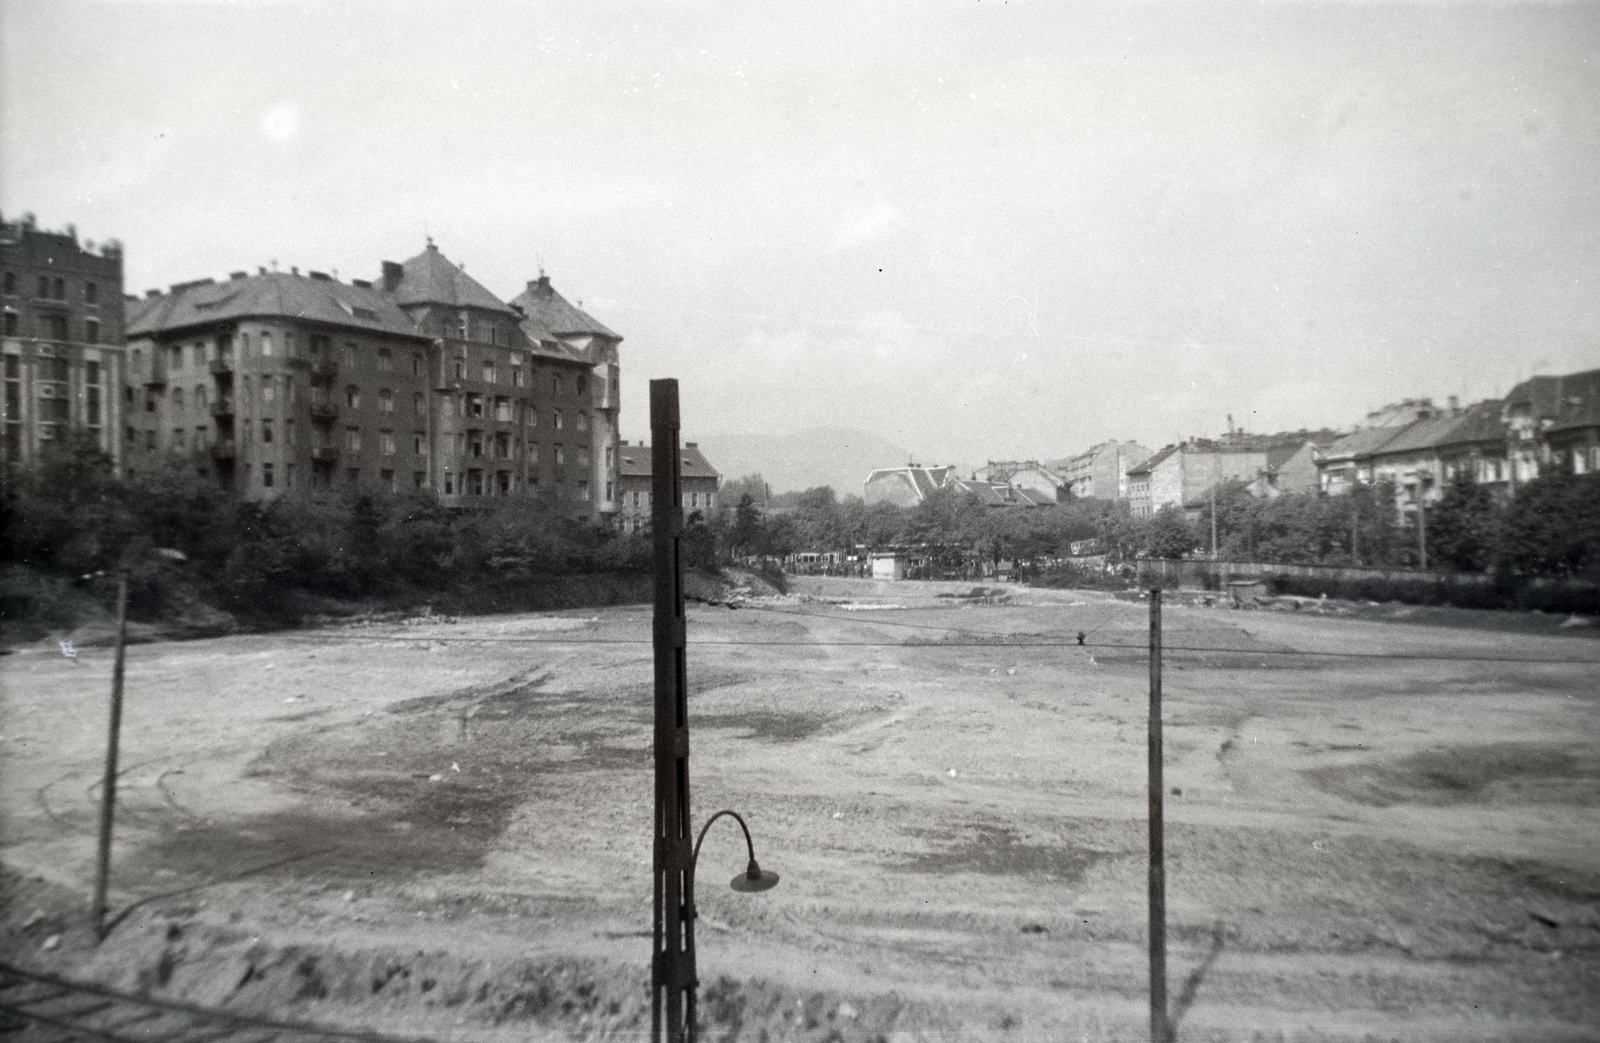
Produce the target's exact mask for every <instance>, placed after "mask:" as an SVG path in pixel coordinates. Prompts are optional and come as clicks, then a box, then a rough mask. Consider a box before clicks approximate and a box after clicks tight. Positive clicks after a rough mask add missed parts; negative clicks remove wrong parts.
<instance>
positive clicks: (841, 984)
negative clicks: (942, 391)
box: [0, 579, 1600, 1043]
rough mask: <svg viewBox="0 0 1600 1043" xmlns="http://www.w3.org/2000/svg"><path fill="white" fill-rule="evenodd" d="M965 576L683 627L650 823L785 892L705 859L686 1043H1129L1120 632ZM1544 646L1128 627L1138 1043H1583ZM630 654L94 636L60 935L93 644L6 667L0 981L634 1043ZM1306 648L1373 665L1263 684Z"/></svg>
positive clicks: (415, 631)
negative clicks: (678, 758)
mask: <svg viewBox="0 0 1600 1043" xmlns="http://www.w3.org/2000/svg"><path fill="white" fill-rule="evenodd" d="M969 592H970V588H969V587H966V586H959V585H954V584H944V585H941V584H921V583H899V584H874V583H872V582H870V581H842V580H820V579H819V580H809V581H802V583H801V584H800V586H799V591H798V594H791V596H788V597H784V598H777V599H770V600H763V601H759V602H752V603H749V604H746V605H745V606H744V607H742V608H739V609H730V608H728V607H724V606H711V605H700V606H696V607H694V608H693V609H692V610H691V613H690V618H691V623H690V640H691V642H692V647H691V650H690V659H689V663H690V675H691V686H692V693H693V694H692V697H691V700H690V708H691V714H692V718H691V726H692V729H693V736H694V738H693V760H692V781H693V798H694V808H695V818H696V821H697V822H701V821H704V820H705V818H706V817H707V816H708V815H709V814H710V813H712V812H714V811H716V810H717V809H719V808H723V807H732V808H736V809H738V810H740V811H741V812H743V813H744V814H745V815H746V817H747V818H748V820H749V823H750V826H751V829H752V831H753V832H754V834H755V840H756V845H757V855H758V856H759V858H760V859H761V862H762V864H763V866H765V867H767V868H770V869H773V870H776V871H777V872H779V873H780V874H781V875H782V878H783V880H782V883H781V884H780V886H779V887H778V888H777V889H775V890H772V891H769V892H766V893H764V894H758V895H744V894H736V893H734V892H733V891H731V890H729V889H728V888H727V887H726V886H725V884H724V881H725V880H727V879H728V878H729V877H731V876H732V875H733V874H734V873H735V872H737V871H738V870H740V869H742V868H743V864H744V863H743V859H744V856H743V841H742V838H741V837H740V834H739V831H738V829H737V827H736V826H734V825H733V824H731V823H718V824H717V825H716V826H715V827H714V828H713V830H712V832H711V834H710V835H709V836H708V838H707V840H706V844H705V850H704V852H703V853H702V855H701V863H700V867H701V872H700V885H699V899H700V901H699V904H700V911H701V919H700V922H699V932H698V939H699V950H700V953H699V955H700V980H701V983H702V988H701V997H702V1000H701V1011H702V1021H703V1023H704V1024H705V1026H706V1027H707V1030H708V1032H707V1036H708V1038H712V1039H734V1038H738V1039H773V1040H777V1039H816V1040H824V1039H843V1040H855V1039H862V1040H872V1039H877V1038H880V1037H881V1038H883V1039H886V1040H899V1041H911V1040H919V1039H941V1040H942V1039H1014V1040H1028V1041H1034V1040H1039V1041H1043V1040H1132V1039H1141V1038H1144V1033H1145V1025H1146V1018H1147V1013H1146V1011H1147V1006H1146V1004H1147V1002H1148V1001H1147V999H1146V996H1147V993H1146V984H1147V983H1146V977H1145V975H1146V970H1145V944H1146V943H1145V916H1146V912H1145V823H1144V808H1145V790H1144V785H1145V781H1144V780H1145V776H1144V759H1145V746H1144V742H1145V700H1146V679H1147V665H1146V658H1145V654H1144V651H1143V642H1144V634H1145V626H1146V619H1147V611H1148V610H1147V608H1146V606H1145V605H1143V604H1140V603H1137V602H1133V601H1130V600H1125V599H1118V598H1113V597H1111V596H1108V595H1103V594H1087V593H1079V592H1070V591H1026V590H1021V589H1017V588H1006V592H1005V593H1004V594H1003V595H1001V596H999V597H984V598H968V597H952V596H949V595H953V594H961V593H969ZM940 595H945V596H940ZM1482 618H1483V619H1484V620H1489V617H1482ZM1489 621H1490V622H1492V620H1489ZM1556 622H1559V621H1545V622H1544V623H1543V624H1541V625H1538V626H1534V627H1529V626H1527V625H1524V624H1519V625H1518V626H1517V627H1514V628H1511V627H1503V628H1499V629H1497V628H1495V627H1494V626H1451V625H1439V623H1438V622H1437V621H1430V623H1429V625H1418V624H1415V623H1412V622H1408V621H1405V620H1394V619H1370V618H1358V617H1357V616H1353V615H1352V616H1344V617H1340V616H1337V615H1334V614H1331V613H1329V612H1326V611H1324V607H1323V606H1317V605H1315V604H1308V605H1306V606H1305V608H1304V610H1303V611H1254V612H1251V611H1230V610H1226V609H1222V608H1205V607H1199V606H1186V605H1174V606H1171V607H1169V608H1168V610H1167V613H1166V640H1167V643H1168V646H1169V648H1171V649H1173V650H1172V651H1170V652H1169V655H1168V657H1167V659H1166V696H1167V701H1166V740H1167V758H1166V764H1167V767H1166V773H1167V780H1166V781H1167V786H1168V787H1169V795H1168V796H1167V805H1166V806H1167V821H1168V836H1167V851H1168V857H1169V864H1168V903H1169V922H1170V925H1171V956H1170V968H1171V986H1170V992H1171V996H1172V1001H1173V1010H1174V1016H1175V1018H1176V1019H1177V1026H1178V1035H1179V1038H1180V1039H1181V1040H1184V1041H1185V1043H1188V1041H1198V1040H1213V1039H1215V1040H1236V1039H1247V1040H1255V1039H1261V1040H1280V1039H1295V1040H1300V1039H1307V1040H1312V1039H1314V1040H1334V1039H1339V1040H1343V1039H1353V1040H1367V1039H1374V1040H1387V1039H1405V1040H1412V1039H1429V1040H1440V1041H1443V1040H1452V1041H1454V1040H1490V1039H1496V1040H1498V1039H1504V1040H1533V1039H1562V1040H1568V1039H1574V1040H1575V1039H1596V1038H1600V1029H1597V1028H1596V1026H1597V1025H1600V713H1597V710H1600V643H1597V641H1596V640H1595V628H1593V627H1573V628H1565V629H1563V628H1560V627H1558V626H1556V625H1555V623H1556ZM1079 631H1084V632H1086V633H1087V635H1088V636H1087V639H1086V644H1085V645H1084V646H1082V647H1079V646H1077V644H1076V642H1075V640H1074V637H1075V635H1076V633H1077V632H1079ZM649 635H650V614H649V609H648V607H646V606H638V607H634V608H615V609H604V610H598V611H589V612H564V613H557V614H541V615H523V616H507V617H496V618H492V619H476V620H462V621H449V620H438V619H420V620H408V621H404V622H386V623H381V624H370V625H352V626H345V627H338V628H329V629H323V630H318V631H310V632H300V633H294V634H288V635H276V636H254V637H237V638H225V639H215V640H204V641H193V642H184V643H166V644H152V645H142V646H136V647H134V648H132V649H130V651H129V656H128V674H127V677H128V681H127V693H128V695H127V698H128V708H127V716H126V719H125V722H124V732H123V759H122V764H123V767H124V769H125V770H124V772H123V774H122V776H121V783H120V786H121V789H120V812H119V816H120V817H119V820H118V847H117V857H116V864H115V870H114V876H113V884H114V887H113V896H114V906H115V908H116V910H117V911H118V912H119V913H120V914H122V915H121V919H120V920H119V922H118V925H117V927H116V929H115V931H114V932H113V934H112V936H111V938H110V939H109V940H108V941H107V942H106V943H105V944H104V945H103V946H101V947H99V948H95V947H94V946H92V945H91V944H90V936H89V934H88V931H87V928H86V926H85V924H84V914H83V908H84V906H86V904H87V901H86V898H85V897H84V896H86V895H87V893H88V891H89V884H90V881H91V879H92V872H93V871H92V865H93V835H94V823H95V809H96V800H97V795H98V784H97V780H98V776H99V773H100V770H101V769H100V763H101V757H102V756H103V742H104V728H105V706H106V696H107V688H108V684H109V676H110V668H111V653H110V651H109V650H108V649H104V648H94V649H81V650H79V651H78V654H77V656H76V657H75V658H68V657H66V656H64V655H63V654H62V653H61V651H60V650H59V648H58V647H57V646H56V645H55V644H54V643H49V644H41V645H37V646H33V647H29V648H25V649H22V650H20V651H18V652H17V653H16V654H13V655H9V656H6V657H5V658H3V659H0V681H3V684H4V696H3V698H4V702H3V717H0V733H3V739H0V756H3V759H0V802H3V812H4V818H3V820H0V826H3V834H0V842H3V846H0V855H3V860H4V865H5V872H6V880H5V890H6V895H7V897H6V899H5V905H4V907H3V909H0V947H3V949H4V953H3V958H4V959H6V960H10V961H13V962H19V963H23V964H26V965H27V966H31V967H47V968H53V969H57V970H62V971H67V972H71V973H74V974H80V975H85V976H88V975H93V976H96V977H98V978H100V979H102V980H105V981H107V982H111V983H115V984H118V985H123V986H133V987H137V988H148V989H150V990H152V991H153V992H156V993H158V994H161V995H167V996H173V997H182V998H187V999H191V1000H196V1001H200V1002H204V1003H208V1004H227V1005H229V1006H230V1007H232V1008H235V1009H239V1010H249V1011H262V1012H273V1013H275V1014H280V1015H293V1016H295V1017H302V1018H308V1019H313V1020H317V1021H320V1022H324V1023H328V1024H343V1025H352V1026H353V1025H364V1026H372V1027H375V1028H379V1029H383V1030H386V1031H392V1032H407V1033H413V1034H417V1035H427V1036H431V1037H433V1038H437V1039H460V1040H497V1039H512V1038H516V1039H526V1038H529V1037H530V1035H531V1036H533V1037H535V1038H543V1037H544V1036H548V1037H550V1038H594V1039H600V1038H639V1036H640V1035H641V1034H642V1030H644V1029H647V1028H648V1024H649V1019H648V1012H649V1006H648V995H647V990H646V985H645V983H646V981H647V965H648V956H649V949H650V942H649V937H648V935H649V928H650V894H651V885H650V866H649V861H648V859H649V837H650V810H651V794H652V791H651V785H652V783H651V772H650V734H651V732H650V712H651V709H650V707H651V693H650V671H651V665H650V664H651V659H650V645H649ZM1027 642H1035V643H1038V644H1036V646H1035V647H1016V645H1017V644H1018V643H1027ZM1188 649H1205V651H1190V650H1188ZM1349 652H1359V653H1362V654H1364V655H1368V656H1374V657H1380V656H1381V657H1382V658H1355V659H1353V658H1343V657H1339V656H1331V655H1305V654H1295V653H1349ZM1464 657H1472V658H1464ZM1512 659H1515V660H1526V662H1506V661H1502V660H1512Z"/></svg>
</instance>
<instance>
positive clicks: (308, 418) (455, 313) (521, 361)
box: [122, 241, 621, 524]
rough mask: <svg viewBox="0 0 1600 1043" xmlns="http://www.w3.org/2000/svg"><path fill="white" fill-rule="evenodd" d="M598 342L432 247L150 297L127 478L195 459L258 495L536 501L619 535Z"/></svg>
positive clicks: (609, 375)
mask: <svg viewBox="0 0 1600 1043" xmlns="http://www.w3.org/2000/svg"><path fill="white" fill-rule="evenodd" d="M545 286H547V287H548V280H545ZM550 294H551V296H552V297H553V298H558V297H559V295H556V294H555V293H554V291H553V290H551V291H550ZM562 303H563V304H565V302H564V301H563V302H562ZM566 307H567V308H569V309H571V311H572V312H574V313H576V314H577V315H579V316H581V315H582V312H581V311H579V310H578V309H576V308H572V307H571V305H566ZM585 318H586V317H585ZM588 321H589V323H591V324H592V325H593V326H595V327H598V329H599V330H604V327H600V326H599V324H598V323H596V322H594V320H592V319H590V320H588ZM578 324H579V323H578V322H577V321H575V320H569V321H565V322H562V323H560V325H563V326H573V325H578ZM604 334H605V335H604V337H602V336H601V334H600V333H599V332H595V333H592V334H590V337H591V338H592V340H593V341H596V342H598V341H603V342H604V344H603V346H601V345H597V344H596V343H590V342H585V344H584V347H583V348H582V349H580V348H574V347H573V346H572V345H570V344H568V343H567V342H566V341H564V340H562V339H561V338H560V337H558V336H556V335H554V334H553V333H550V332H549V331H546V330H544V329H542V328H541V327H539V326H538V324H537V322H534V321H533V320H532V318H531V317H530V316H529V315H528V314H527V312H526V311H525V310H524V309H523V308H522V307H519V306H517V305H513V304H508V303H506V302H504V301H502V300H500V299H499V298H497V297H495V296H494V295H493V294H492V293H490V292H489V291H488V290H487V289H485V288H484V287H483V286H482V285H480V284H479V283H478V282H477V281H476V280H474V279H472V278H470V277H469V276H468V275H467V274H466V272H465V271H463V270H462V269H461V267H460V266H459V265H457V264H454V263H452V262H451V261H450V260H449V259H448V258H446V257H445V256H444V254H443V253H442V252H441V251H440V250H439V249H438V247H437V246H435V245H434V244H433V243H432V242H431V241H430V242H429V243H428V244H427V246H426V247H425V249H424V250H423V251H422V252H421V253H419V254H417V255H416V256H415V257H412V258H410V259H409V260H407V261H404V262H392V261H385V262H383V263H382V266H381V270H380V275H379V278H378V279H377V280H376V281H368V280H363V279H352V280H350V281H349V282H344V281H341V280H339V279H338V278H335V277H334V276H332V275H330V274H328V273H325V272H314V271H313V272H306V273H305V274H301V273H300V272H299V270H298V269H291V270H290V271H289V272H276V271H273V272H268V271H266V270H264V269H262V270H258V271H257V272H256V274H254V275H251V274H249V273H247V272H235V273H233V274H232V275H231V276H230V277H229V278H228V279H227V280H225V281H221V282H218V281H214V280H211V279H202V280H197V281H194V282H189V283H182V284H178V285H175V286H173V287H171V288H170V289H169V290H168V291H167V292H165V293H162V292H158V291H151V292H150V293H148V294H147V295H146V297H145V298H143V299H141V300H139V301H138V302H137V303H136V304H135V305H132V306H131V312H130V315H129V320H128V347H127V351H128V361H129V373H130V375H129V379H128V383H127V390H126V395H125V398H126V402H125V405H126V407H127V410H128V418H127V421H126V425H125V427H126V430H125V432H124V435H125V438H126V439H127V440H128V441H129V444H130V446H131V447H132V451H131V452H130V454H129V456H128V458H127V459H126V460H124V461H123V462H122V468H123V471H124V473H137V471H138V470H139V469H140V468H141V467H149V466H156V465H157V464H158V463H161V462H170V461H172V460H174V459H176V460H183V461H187V462H188V463H189V464H191V465H192V466H194V467H195V468H196V469H197V470H199V471H200V472H202V473H207V474H215V475H216V476H217V477H218V479H219V480H221V481H222V482H224V483H225V484H228V485H229V486H231V487H232V488H233V489H234V490H235V491H236V492H237V493H238V494H239V495H241V496H244V497H246V498H251V499H270V498H272V497H275V496H280V495H283V494H284V493H287V492H291V491H295V490H301V489H307V490H334V489H339V488H352V489H354V488H359V489H365V490H368V491H375V492H391V493H397V492H403V491H407V490H421V491H427V492H430V493H432V494H434V495H436V496H438V497H439V498H440V499H442V500H443V501H444V502H446V503H450V504H453V505H459V506H466V505H470V504H473V503H479V502H483V501H485V500H487V499H491V498H495V497H509V496H519V495H530V496H537V497H540V498H542V499H544V500H546V501H547V502H550V503H552V504H555V505H556V506H557V507H558V508H559V509H560V510H561V511H562V512H563V513H566V514H568V515H570V516H571V517H573V518H575V519H578V520H582V521H590V522H597V523H600V524H609V519H610V516H611V515H613V514H614V513H615V509H616V508H615V486H616V478H615V453H614V450H613V451H612V452H611V453H606V452H604V449H605V448H606V443H605V437H606V433H607V432H608V431H614V430H615V426H616V409H617V405H616V392H615V385H616V380H617V362H616V345H617V343H618V342H620V340H621V338H620V337H618V336H617V335H616V334H614V333H611V332H610V331H609V330H604ZM596 359H600V360H601V361H600V362H598V363H597V361H595V360H596ZM597 368H598V369H599V370H600V377H599V379H597V378H596V372H597ZM597 436H598V437H597Z"/></svg>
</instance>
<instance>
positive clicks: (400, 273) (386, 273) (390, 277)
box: [383, 261, 406, 293]
mask: <svg viewBox="0 0 1600 1043" xmlns="http://www.w3.org/2000/svg"><path fill="white" fill-rule="evenodd" d="M405 274H406V270H405V268H404V267H403V266H401V265H398V264H395V263H394V262H393V261H384V262H383V292H384V293H393V292H394V288H395V287H396V286H399V285H400V280H401V279H403V278H404V277H405Z"/></svg>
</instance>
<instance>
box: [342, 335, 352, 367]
mask: <svg viewBox="0 0 1600 1043" xmlns="http://www.w3.org/2000/svg"><path fill="white" fill-rule="evenodd" d="M339 361H340V362H342V363H343V364H344V365H346V366H354V365H355V364H356V342H355V341H353V340H347V341H345V342H344V351H343V352H342V357H341V358H340V360H339Z"/></svg>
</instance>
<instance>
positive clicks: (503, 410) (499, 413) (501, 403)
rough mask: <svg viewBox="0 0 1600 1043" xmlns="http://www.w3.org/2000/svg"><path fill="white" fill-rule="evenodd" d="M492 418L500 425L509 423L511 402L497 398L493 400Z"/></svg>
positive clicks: (507, 399)
mask: <svg viewBox="0 0 1600 1043" xmlns="http://www.w3.org/2000/svg"><path fill="white" fill-rule="evenodd" d="M494 418H495V419H496V420H498V421H500V422H501V423H510V422H511V400H510V399H509V398H497V399H495V400H494Z"/></svg>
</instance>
